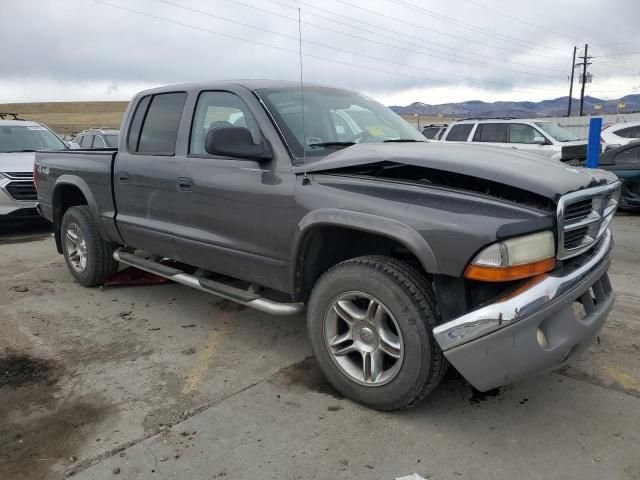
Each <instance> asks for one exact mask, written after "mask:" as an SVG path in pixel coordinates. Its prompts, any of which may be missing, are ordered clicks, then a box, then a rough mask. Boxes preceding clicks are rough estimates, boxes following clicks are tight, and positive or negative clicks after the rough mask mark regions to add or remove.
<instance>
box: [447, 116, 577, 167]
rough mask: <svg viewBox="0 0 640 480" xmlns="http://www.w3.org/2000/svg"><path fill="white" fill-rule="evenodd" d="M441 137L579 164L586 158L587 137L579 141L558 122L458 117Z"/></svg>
mask: <svg viewBox="0 0 640 480" xmlns="http://www.w3.org/2000/svg"><path fill="white" fill-rule="evenodd" d="M442 140H443V141H445V142H478V143H483V144H484V145H492V146H495V147H503V148H512V149H515V150H520V151H522V152H528V153H534V154H536V155H539V156H541V157H544V158H548V159H549V160H557V161H562V162H567V163H572V164H580V163H582V162H583V161H584V160H585V159H586V158H587V141H586V140H578V139H577V137H576V136H575V135H573V134H572V133H571V132H569V131H568V130H567V129H565V128H563V127H561V126H560V125H558V124H557V123H554V122H548V121H543V120H540V121H538V120H536V121H533V120H519V119H511V118H505V119H482V120H477V119H475V120H474V119H470V120H460V121H458V122H455V123H453V124H451V125H449V127H448V128H447V130H446V131H445V133H444V134H443V136H442Z"/></svg>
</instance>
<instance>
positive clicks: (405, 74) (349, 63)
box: [93, 0, 553, 93]
mask: <svg viewBox="0 0 640 480" xmlns="http://www.w3.org/2000/svg"><path fill="white" fill-rule="evenodd" d="M93 1H94V2H96V3H99V4H102V5H106V6H109V7H112V8H116V9H119V10H123V11H126V12H130V13H134V14H137V15H141V16H145V17H148V18H152V19H155V20H159V21H162V22H165V23H171V24H175V25H179V26H182V27H185V28H190V29H193V30H198V31H201V32H206V33H210V34H213V35H217V36H220V37H225V38H231V39H234V40H238V41H241V42H246V43H250V44H253V45H259V46H262V47H267V48H272V49H275V50H279V51H282V52H286V53H290V54H293V55H296V56H298V55H299V52H298V51H296V50H290V49H288V48H284V47H279V46H276V45H270V44H268V43H263V42H259V41H256V40H250V39H247V38H244V37H239V36H237V35H231V34H227V33H220V32H217V31H215V30H210V29H207V28H203V27H198V26H196V25H191V24H188V23H184V22H180V21H177V20H171V19H168V18H164V17H159V16H157V15H153V14H150V13H147V12H142V11H140V10H135V9H132V8H128V7H123V6H121V5H116V4H113V3H109V2H105V1H103V0H93ZM304 56H306V57H310V58H315V59H318V60H322V61H326V62H331V63H336V64H340V65H346V66H349V67H352V68H360V69H364V70H370V71H375V72H380V73H386V74H389V75H395V76H400V77H406V78H413V79H417V80H422V81H426V82H430V83H435V84H438V85H442V80H436V79H433V78H428V77H421V76H417V75H412V74H407V73H401V72H397V71H389V70H384V69H381V68H377V67H372V66H367V65H359V64H356V63H353V62H346V61H341V60H336V59H333V58H327V57H323V56H320V55H315V54H311V53H305V54H304ZM409 68H413V67H410V66H409ZM477 88H480V89H483V90H490V91H496V89H491V88H487V87H477ZM547 90H548V91H553V89H547ZM511 91H512V92H517V93H526V92H523V91H519V90H511Z"/></svg>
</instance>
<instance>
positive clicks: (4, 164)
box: [0, 152, 36, 173]
mask: <svg viewBox="0 0 640 480" xmlns="http://www.w3.org/2000/svg"><path fill="white" fill-rule="evenodd" d="M35 156H36V154H35V152H15V153H0V173H2V172H33V161H34V159H35Z"/></svg>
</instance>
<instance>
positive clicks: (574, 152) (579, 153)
mask: <svg viewBox="0 0 640 480" xmlns="http://www.w3.org/2000/svg"><path fill="white" fill-rule="evenodd" d="M585 158H587V145H586V144H584V145H564V146H563V147H562V149H561V150H560V159H561V160H562V161H563V162H564V161H567V160H583V159H585Z"/></svg>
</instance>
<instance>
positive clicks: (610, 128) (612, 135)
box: [600, 122, 640, 148]
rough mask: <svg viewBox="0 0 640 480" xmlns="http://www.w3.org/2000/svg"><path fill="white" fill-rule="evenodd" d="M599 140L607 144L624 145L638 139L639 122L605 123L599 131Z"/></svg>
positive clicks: (639, 135)
mask: <svg viewBox="0 0 640 480" xmlns="http://www.w3.org/2000/svg"><path fill="white" fill-rule="evenodd" d="M600 140H601V143H604V144H607V145H626V144H627V143H631V142H635V141H637V140H640V122H634V123H613V124H611V125H607V126H606V127H604V128H603V129H602V132H600ZM608 148H609V147H608Z"/></svg>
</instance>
